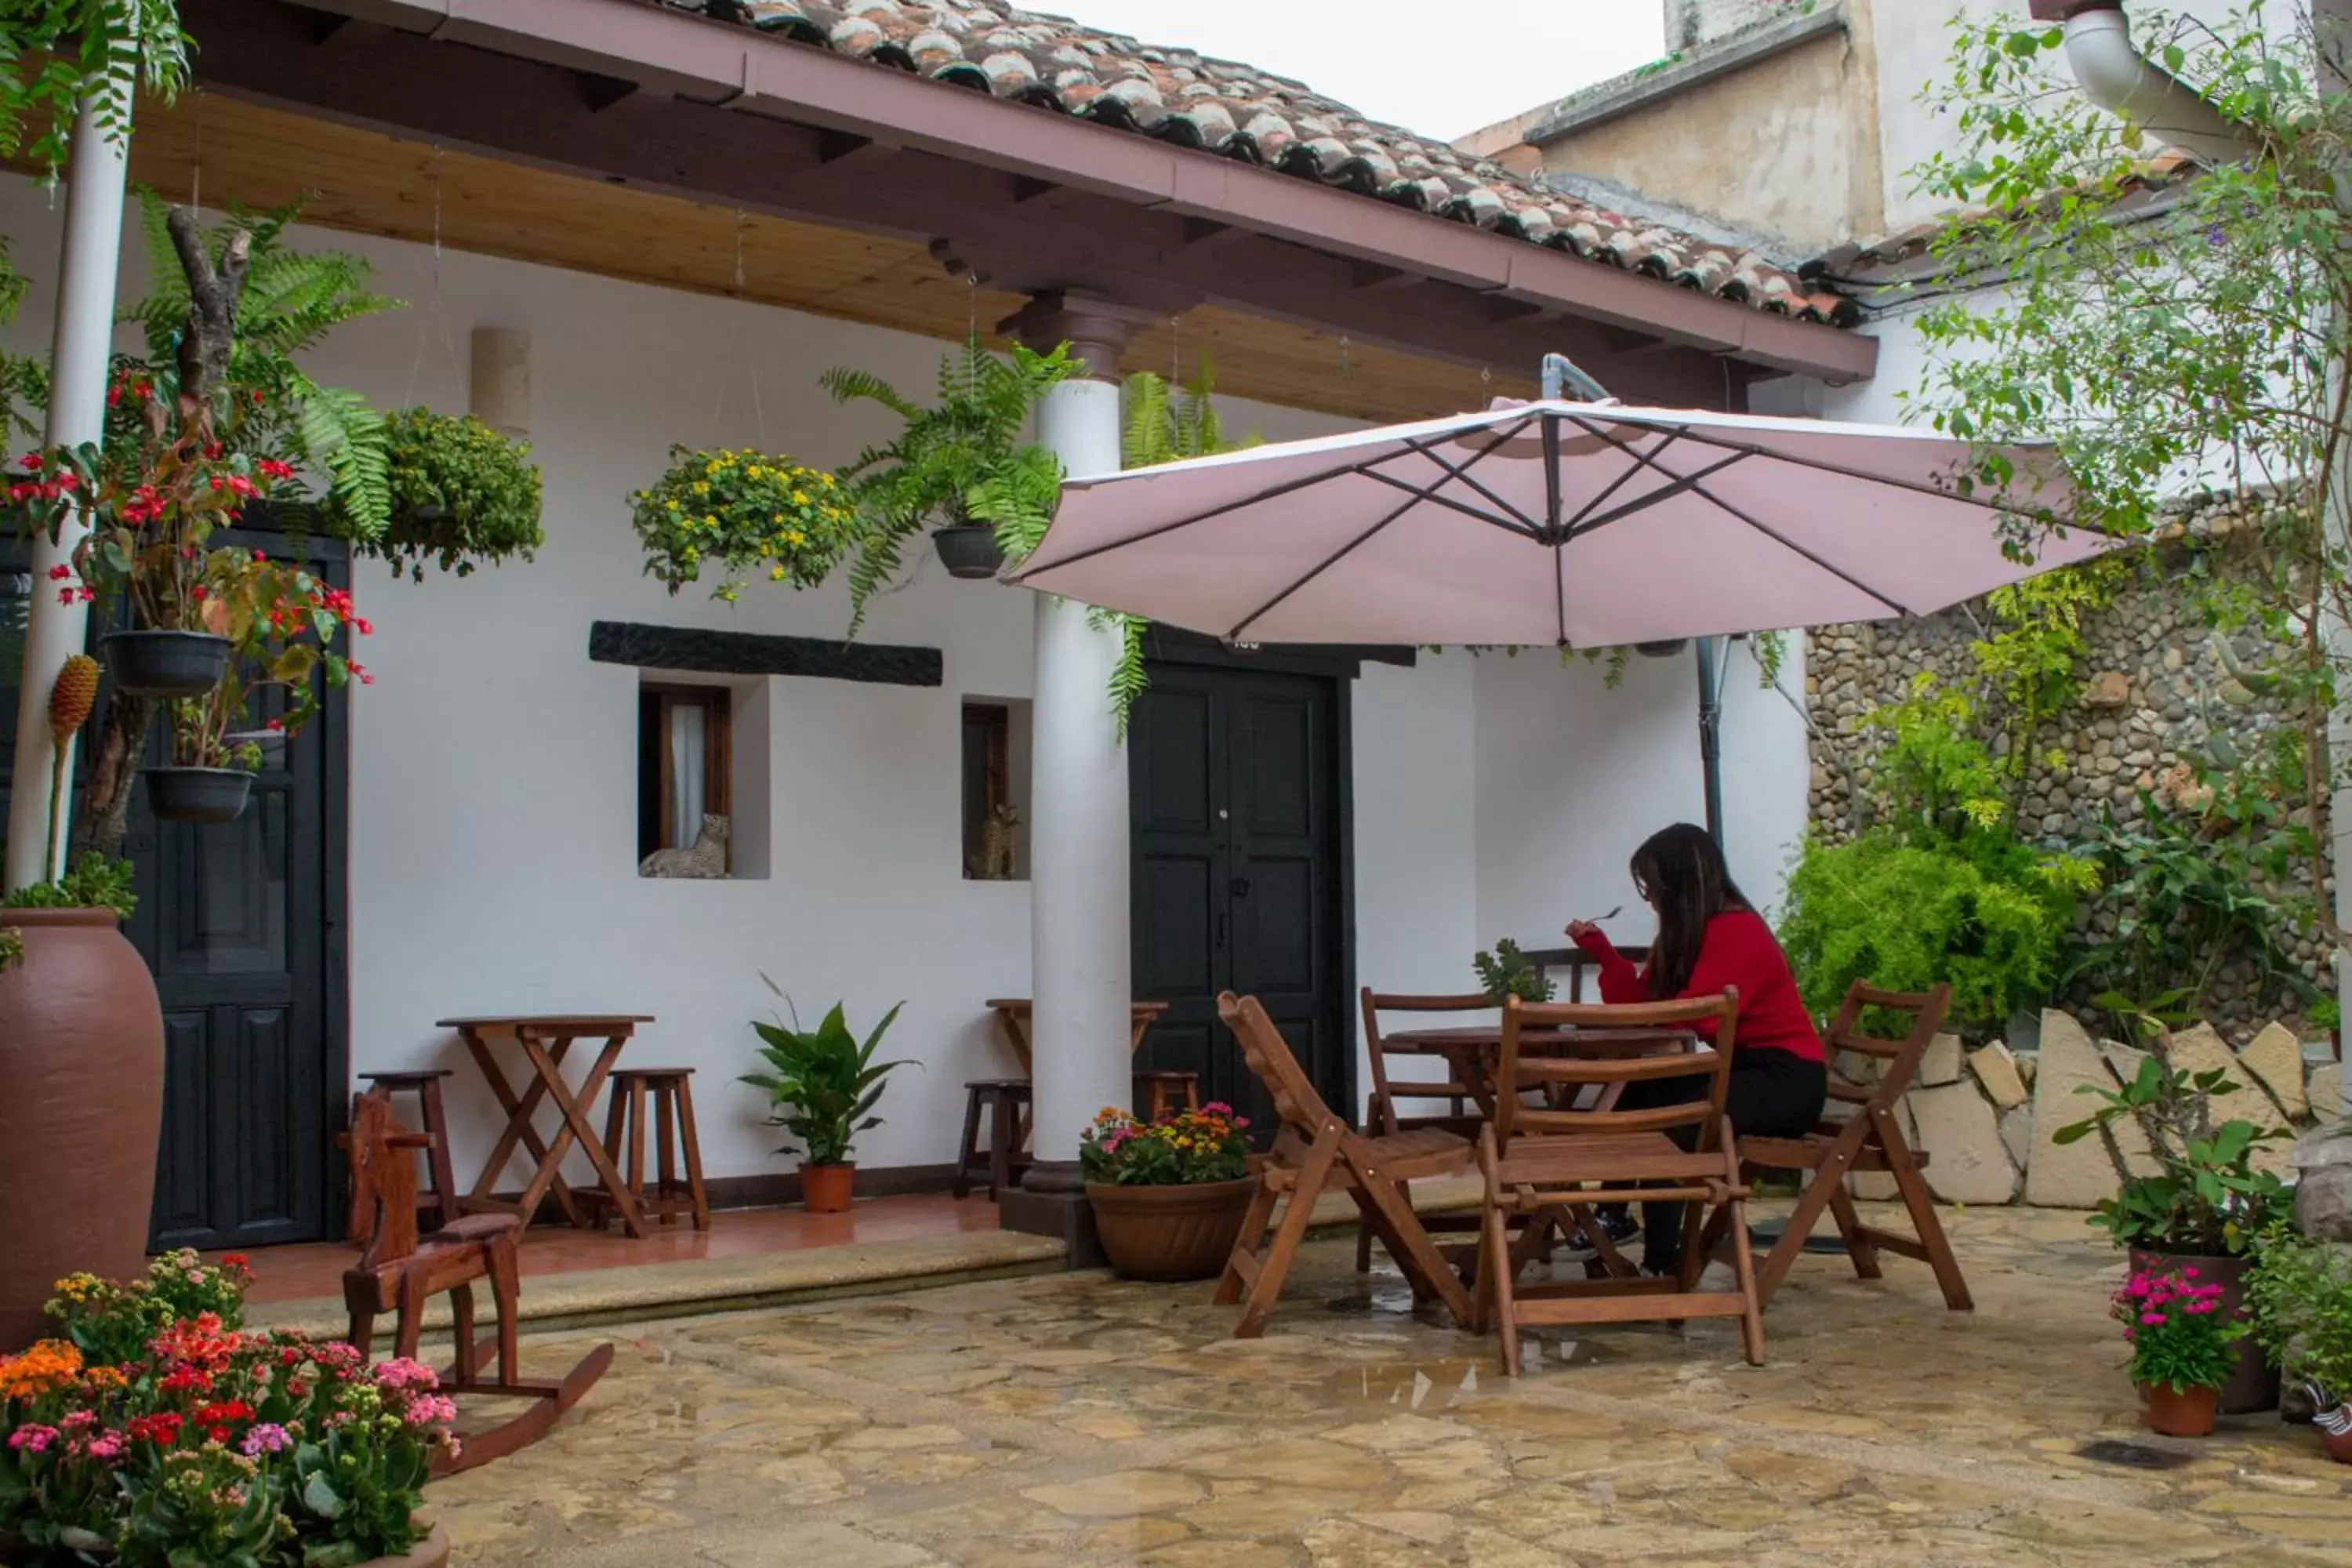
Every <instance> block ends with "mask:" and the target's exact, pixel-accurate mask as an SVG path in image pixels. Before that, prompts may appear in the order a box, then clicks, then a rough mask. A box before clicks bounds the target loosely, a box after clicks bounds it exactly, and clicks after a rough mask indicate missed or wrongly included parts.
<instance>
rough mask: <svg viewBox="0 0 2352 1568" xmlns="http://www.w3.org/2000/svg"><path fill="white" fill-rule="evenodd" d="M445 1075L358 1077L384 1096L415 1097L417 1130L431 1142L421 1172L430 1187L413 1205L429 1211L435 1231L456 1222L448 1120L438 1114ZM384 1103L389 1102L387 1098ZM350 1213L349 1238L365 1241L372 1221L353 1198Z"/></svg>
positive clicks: (444, 1071)
mask: <svg viewBox="0 0 2352 1568" xmlns="http://www.w3.org/2000/svg"><path fill="white" fill-rule="evenodd" d="M448 1076H449V1069H448V1068H426V1069H424V1070H421V1071H417V1072H363V1073H362V1074H360V1077H362V1079H366V1080H367V1082H368V1085H369V1087H370V1088H372V1089H382V1090H383V1092H384V1094H385V1095H386V1096H387V1097H389V1096H392V1095H395V1094H413V1095H415V1097H416V1106H417V1126H418V1131H421V1132H423V1133H424V1134H425V1137H427V1138H429V1139H431V1140H432V1142H430V1143H429V1144H427V1145H426V1146H425V1176H426V1178H427V1180H428V1181H429V1182H430V1185H429V1186H428V1187H427V1188H426V1189H425V1191H423V1192H421V1193H419V1194H417V1206H418V1207H419V1208H422V1209H430V1210H431V1211H432V1212H433V1225H434V1228H436V1229H439V1228H441V1227H443V1226H449V1225H454V1224H455V1223H457V1173H455V1172H454V1171H453V1170H452V1169H451V1168H450V1165H449V1121H448V1118H447V1117H446V1116H444V1115H443V1114H442V1111H441V1080H442V1079H445V1078H447V1077H448ZM386 1103H387V1104H389V1103H390V1101H389V1098H387V1100H386ZM352 1211H353V1212H352V1226H351V1237H350V1239H351V1240H352V1241H365V1240H366V1239H367V1238H368V1236H369V1234H370V1228H371V1227H372V1226H373V1223H374V1222H373V1220H364V1221H363V1220H362V1219H361V1218H360V1217H359V1214H358V1204H357V1201H356V1199H355V1200H354V1202H353V1205H352Z"/></svg>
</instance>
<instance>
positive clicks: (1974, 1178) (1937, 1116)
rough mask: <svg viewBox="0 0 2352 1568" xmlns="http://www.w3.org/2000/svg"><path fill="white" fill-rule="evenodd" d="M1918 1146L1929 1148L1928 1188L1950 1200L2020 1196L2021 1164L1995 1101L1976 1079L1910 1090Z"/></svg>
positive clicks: (1968, 1201)
mask: <svg viewBox="0 0 2352 1568" xmlns="http://www.w3.org/2000/svg"><path fill="white" fill-rule="evenodd" d="M1909 1098H1910V1102H1911V1121H1912V1125H1913V1126H1915V1127H1916V1128H1917V1129H1918V1147H1919V1148H1921V1149H1923V1150H1925V1151H1926V1152H1927V1190H1928V1191H1929V1192H1931V1193H1933V1194H1936V1196H1937V1197H1938V1198H1940V1199H1942V1200H1943V1201H1944V1202H1946V1203H1948V1204H2006V1203H2012V1202H2014V1201H2015V1200H2016V1197H2017V1165H2016V1163H2015V1162H2013V1161H2011V1159H2010V1157H2009V1151H2008V1149H2007V1148H2005V1147H2004V1146H2003V1145H2002V1143H2001V1141H2000V1121H1999V1119H1998V1118H1997V1117H1996V1115H1995V1113H1994V1111H1993V1108H1992V1103H1991V1101H1990V1100H1986V1099H1985V1097H1984V1096H1983V1095H1982V1094H1981V1093H1979V1092H1978V1089H1977V1086H1976V1085H1974V1084H1972V1083H1949V1084H1943V1085H1939V1086H1938V1087H1937V1088H1934V1089H1916V1090H1914V1091H1913V1092H1912V1094H1911V1095H1910V1097H1909Z"/></svg>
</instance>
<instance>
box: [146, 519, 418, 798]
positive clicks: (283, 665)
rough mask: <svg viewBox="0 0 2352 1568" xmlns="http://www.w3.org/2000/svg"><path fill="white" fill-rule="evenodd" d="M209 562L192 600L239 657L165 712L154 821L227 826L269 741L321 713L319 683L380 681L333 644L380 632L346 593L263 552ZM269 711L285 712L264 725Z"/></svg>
mask: <svg viewBox="0 0 2352 1568" xmlns="http://www.w3.org/2000/svg"><path fill="white" fill-rule="evenodd" d="M206 564H207V572H206V577H205V582H204V583H202V584H197V585H196V587H195V588H194V595H195V597H196V600H197V602H199V603H200V604H202V605H203V606H204V609H205V625H206V626H210V627H213V628H215V630H217V631H218V632H219V633H220V634H221V635H222V636H223V637H225V638H226V641H227V642H228V644H229V646H230V647H231V648H232V649H233V650H234V653H235V657H234V658H232V659H231V660H230V661H229V663H228V664H227V666H226V668H224V669H223V670H222V671H221V674H220V676H219V678H218V679H216V680H215V682H214V684H213V687H212V689H210V690H209V691H207V692H205V693H204V694H203V695H202V696H198V697H190V698H182V699H179V700H174V701H173V702H172V703H170V704H168V706H167V710H166V714H165V719H166V722H167V724H168V727H169V734H168V737H167V742H168V752H167V761H166V763H164V765H163V766H161V767H153V768H149V769H147V770H146V773H145V777H146V781H147V795H148V804H149V805H151V806H152V807H153V809H154V812H155V815H156V816H160V817H164V818H166V819H169V820H172V821H175V822H228V821H232V820H234V819H235V818H236V816H237V815H238V813H240V812H242V811H243V810H244V809H245V803H246V798H247V794H248V793H249V791H250V790H251V788H252V785H253V775H254V773H256V772H257V771H258V770H259V768H260V766H261V761H262V750H261V748H262V745H263V744H264V742H272V741H279V740H283V739H285V738H286V737H287V736H289V735H292V734H294V733H296V732H298V731H299V730H300V729H301V728H302V726H303V725H304V724H305V723H307V722H309V721H310V719H311V717H312V716H313V715H315V714H316V713H317V712H318V710H319V698H318V692H317V690H316V689H315V686H314V682H313V677H314V676H316V675H318V674H320V673H321V672H323V673H324V675H325V677H326V680H327V683H328V684H329V685H330V686H337V687H340V686H342V685H344V684H346V683H347V682H349V681H351V680H352V679H357V680H359V681H360V682H362V684H366V683H369V682H371V681H372V680H373V679H374V678H373V677H372V676H371V675H369V673H368V671H367V667H366V666H364V665H362V664H360V663H358V662H356V661H354V660H352V659H350V658H346V657H345V656H344V655H343V654H342V653H341V652H339V651H338V650H337V648H336V647H335V644H336V641H337V639H338V637H340V635H341V631H342V629H343V627H344V626H351V627H352V630H353V631H355V632H359V633H362V634H365V633H367V632H369V631H371V630H373V627H371V626H369V625H368V622H367V621H366V619H365V618H364V617H362V616H359V615H358V614H357V613H356V612H355V611H354V609H353V607H352V596H351V595H350V594H349V593H347V592H346V591H344V590H343V589H341V588H337V587H334V586H332V585H331V584H327V583H325V582H322V581H320V579H319V578H317V577H314V576H312V575H311V574H310V573H309V572H307V571H304V570H303V569H302V568H301V567H299V566H298V565H294V564H291V563H285V562H279V561H273V560H271V559H269V558H268V556H267V555H265V554H264V553H263V552H260V551H257V550H216V551H215V552H212V554H211V555H210V557H209V558H208V560H207V563H206ZM272 692H275V693H278V697H277V698H276V700H275V701H274V703H273V702H272V700H271V698H270V695H269V694H271V693H272ZM271 705H274V706H275V707H276V708H277V710H278V711H277V712H276V713H274V714H273V715H272V716H270V717H269V718H268V719H266V720H264V719H261V718H260V712H261V710H263V709H264V707H265V706H271ZM256 724H258V727H257V728H256V727H252V726H255V725H256Z"/></svg>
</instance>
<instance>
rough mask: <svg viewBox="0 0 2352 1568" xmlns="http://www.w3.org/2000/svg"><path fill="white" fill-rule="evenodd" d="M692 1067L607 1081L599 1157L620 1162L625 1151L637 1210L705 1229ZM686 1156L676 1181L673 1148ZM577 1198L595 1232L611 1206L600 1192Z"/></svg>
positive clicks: (626, 1072) (618, 1074)
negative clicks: (650, 1159)
mask: <svg viewBox="0 0 2352 1568" xmlns="http://www.w3.org/2000/svg"><path fill="white" fill-rule="evenodd" d="M693 1078H694V1069H693V1068H620V1069H619V1070H617V1071H615V1072H614V1074H613V1076H612V1078H611V1079H608V1080H607V1081H608V1082H609V1083H610V1084H611V1085H612V1094H613V1098H612V1100H611V1101H610V1103H609V1104H608V1105H607V1106H606V1108H605V1111H604V1153H605V1155H606V1156H607V1157H608V1158H609V1159H611V1161H612V1162H613V1163H614V1164H615V1165H619V1164H620V1163H621V1151H622V1149H623V1147H624V1146H625V1147H626V1148H627V1150H628V1155H629V1159H628V1163H627V1165H626V1166H625V1171H624V1174H625V1181H626V1184H627V1186H628V1189H629V1195H630V1196H631V1197H632V1198H634V1199H635V1201H636V1205H637V1209H638V1212H639V1213H641V1214H643V1215H646V1217H647V1218H649V1219H651V1218H656V1217H658V1218H659V1219H660V1220H661V1222H662V1224H663V1225H665V1226H667V1225H668V1224H670V1223H671V1222H672V1221H673V1220H675V1219H677V1216H678V1215H692V1216H693V1217H694V1228H695V1229H697V1230H709V1228H710V1194H709V1193H708V1192H706V1191H705V1190H704V1189H703V1185H702V1141H701V1140H700V1139H699V1138H698V1137H697V1136H696V1135H695V1131H694V1085H693V1083H692V1081H691V1080H692V1079H693ZM648 1094H650V1095H651V1096H652V1097H653V1102H654V1103H653V1122H654V1142H655V1145H656V1152H657V1153H658V1155H659V1159H660V1165H659V1168H658V1169H657V1171H656V1174H655V1177H654V1185H653V1189H652V1191H650V1192H648V1191H647V1190H646V1096H647V1095H648ZM624 1141H625V1142H624ZM680 1144H683V1145H684V1147H685V1153H686V1177H685V1180H684V1181H682V1182H681V1181H680V1180H679V1179H678V1173H677V1153H678V1145H680ZM580 1196H581V1197H582V1198H583V1200H584V1201H586V1202H587V1203H588V1204H589V1205H591V1206H592V1207H593V1209H594V1211H595V1215H596V1228H597V1229H599V1230H602V1229H604V1216H605V1215H607V1214H608V1213H610V1212H611V1211H612V1209H613V1207H614V1205H613V1201H612V1200H611V1199H610V1198H609V1197H606V1196H605V1195H604V1194H602V1193H583V1194H580Z"/></svg>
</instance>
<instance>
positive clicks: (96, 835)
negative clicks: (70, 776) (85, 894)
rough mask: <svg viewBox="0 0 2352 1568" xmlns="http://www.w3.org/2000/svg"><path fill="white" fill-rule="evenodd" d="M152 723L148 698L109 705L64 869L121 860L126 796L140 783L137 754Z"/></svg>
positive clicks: (119, 698) (127, 826) (119, 699)
mask: <svg viewBox="0 0 2352 1568" xmlns="http://www.w3.org/2000/svg"><path fill="white" fill-rule="evenodd" d="M154 717H155V702H154V700H153V699H152V698H148V697H125V696H123V695H122V694H121V693H120V692H117V693H115V695H114V696H113V698H112V699H111V700H109V701H108V703H107V705H106V725H105V728H104V730H103V731H101V732H100V739H99V742H98V749H97V751H96V752H94V753H93V754H92V755H91V757H90V768H89V784H88V785H87V786H86V787H85V788H84V790H83V792H82V802H81V810H80V811H79V813H77V814H76V815H75V816H74V830H73V843H72V847H71V848H70V850H69V852H68V855H67V864H68V865H70V864H72V863H73V862H74V861H77V860H79V859H80V858H82V857H83V856H84V855H93V854H94V855H102V856H104V857H105V858H107V859H109V860H120V859H121V858H122V842H123V840H124V838H126V837H128V836H129V834H130V831H131V786H132V785H134V784H137V783H138V782H139V763H140V753H141V752H142V751H144V750H145V749H146V744H147V729H148V726H149V725H150V724H151V723H152V722H153V721H154Z"/></svg>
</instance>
